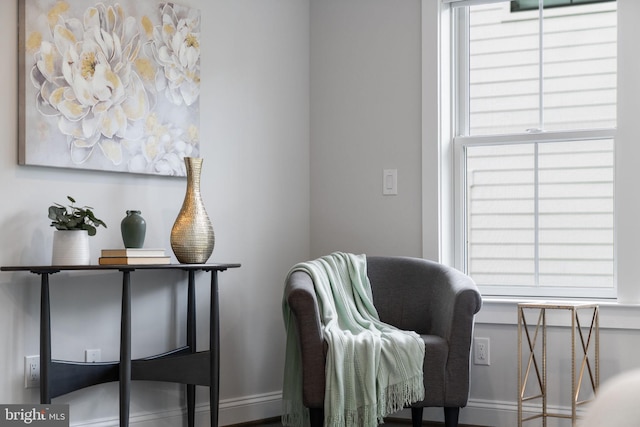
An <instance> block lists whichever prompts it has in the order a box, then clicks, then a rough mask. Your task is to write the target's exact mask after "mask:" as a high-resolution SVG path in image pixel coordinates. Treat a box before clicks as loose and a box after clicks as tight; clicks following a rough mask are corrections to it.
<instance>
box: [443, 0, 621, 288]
mask: <svg viewBox="0 0 640 427" xmlns="http://www.w3.org/2000/svg"><path fill="white" fill-rule="evenodd" d="M445 1H447V0H445ZM483 3H486V4H483ZM530 3H531V2H530V1H513V2H509V1H503V2H500V1H498V2H496V0H491V1H485V2H483V1H481V0H474V1H473V2H464V1H462V2H459V3H457V6H456V2H455V0H454V2H453V3H452V4H453V6H454V14H453V17H454V24H453V28H454V33H455V37H456V40H455V43H454V50H455V52H453V53H454V54H453V55H452V56H453V57H454V58H456V59H455V61H454V62H455V64H454V69H455V72H454V75H455V85H454V86H455V92H456V93H455V95H454V97H453V98H454V100H455V101H456V102H455V108H454V109H455V114H454V116H455V119H454V121H455V124H454V128H455V129H454V138H453V144H454V150H455V152H456V166H457V170H458V172H457V173H456V176H455V181H456V182H455V188H456V193H457V197H456V209H455V210H456V223H457V232H456V242H455V246H456V254H457V256H456V258H457V264H458V265H457V266H458V268H460V269H461V270H463V271H465V272H467V273H468V274H470V275H471V276H472V277H473V278H474V279H475V280H476V282H477V283H478V284H479V285H480V287H481V288H482V290H483V293H484V294H485V295H521V296H525V295H526V296H564V297H568V296H573V297H575V296H589V297H613V296H615V278H614V271H615V269H614V214H613V207H614V200H613V196H614V192H613V189H614V188H613V177H614V169H613V168H614V161H613V158H614V156H613V153H614V139H615V127H616V64H617V58H616V51H617V43H616V37H617V28H616V27H617V14H616V2H615V1H605V2H603V1H600V2H594V1H577V0H574V1H548V0H545V1H544V4H542V3H543V2H542V0H540V2H539V3H540V4H541V6H542V7H540V8H538V1H536V7H533V8H532V7H530V6H531V4H530ZM559 3H563V5H564V6H566V7H558V6H561V5H560V4H559ZM469 4H471V5H469ZM547 5H549V6H551V5H553V6H554V7H547ZM524 9H530V10H524ZM516 10H517V12H515V11H516Z"/></svg>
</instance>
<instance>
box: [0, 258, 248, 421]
mask: <svg viewBox="0 0 640 427" xmlns="http://www.w3.org/2000/svg"><path fill="white" fill-rule="evenodd" d="M238 267H240V264H166V265H86V266H10V267H0V271H28V272H31V273H34V274H38V275H40V403H51V399H52V398H54V397H57V396H60V395H63V394H66V393H70V392H72V391H75V390H79V389H81V388H85V387H89V386H92V385H96V384H102V383H106V382H111V381H119V382H120V402H119V403H120V427H127V426H128V425H129V399H130V391H131V381H132V380H148V381H167V382H175V383H180V384H186V386H187V419H188V425H189V427H194V424H195V392H196V385H201V386H208V387H209V398H210V405H211V426H212V427H213V426H217V425H218V400H219V399H218V393H219V386H220V326H219V321H218V320H219V305H218V272H219V271H225V270H227V269H229V268H238ZM98 270H114V271H119V272H121V273H122V315H121V319H120V360H119V361H117V362H107V363H82V362H69V361H62V360H52V359H51V310H50V303H49V276H50V275H52V274H54V273H59V272H61V271H98ZM136 270H182V271H185V272H187V274H188V285H187V292H188V295H187V343H186V345H185V346H183V347H181V348H178V349H175V350H172V351H169V352H167V353H164V354H159V355H156V356H152V357H147V358H143V359H137V360H131V273H132V272H134V271H136ZM197 271H204V272H209V273H210V274H211V308H210V310H211V312H210V319H209V328H210V332H209V334H210V341H209V342H210V345H209V350H207V351H200V352H197V351H196V310H195V273H196V272H197Z"/></svg>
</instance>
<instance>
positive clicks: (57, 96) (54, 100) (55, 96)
mask: <svg viewBox="0 0 640 427" xmlns="http://www.w3.org/2000/svg"><path fill="white" fill-rule="evenodd" d="M63 99H64V88H63V87H59V88H57V89H56V90H54V91H53V92H51V96H50V97H49V102H50V103H51V104H52V105H58V104H59V103H60V102H62V100H63Z"/></svg>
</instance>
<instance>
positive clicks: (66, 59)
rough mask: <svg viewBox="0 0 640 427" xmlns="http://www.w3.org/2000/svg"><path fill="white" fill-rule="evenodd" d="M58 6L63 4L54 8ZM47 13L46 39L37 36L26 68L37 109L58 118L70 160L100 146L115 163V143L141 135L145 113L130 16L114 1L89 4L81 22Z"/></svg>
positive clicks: (117, 160) (117, 150)
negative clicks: (38, 39)
mask: <svg viewBox="0 0 640 427" xmlns="http://www.w3.org/2000/svg"><path fill="white" fill-rule="evenodd" d="M60 4H65V3H64V2H58V4H57V5H56V6H55V7H56V8H59V7H60ZM67 8H68V7H67ZM53 12H54V10H53V9H52V11H50V12H49V14H48V19H49V25H50V27H51V28H50V29H51V33H50V34H49V36H50V39H49V40H46V37H43V41H42V43H41V44H40V49H39V50H38V51H37V52H36V53H35V60H36V63H35V66H34V67H33V69H32V72H31V80H32V82H33V84H34V85H35V86H36V88H37V89H38V96H37V107H38V110H39V111H40V112H41V113H42V114H44V115H48V116H57V117H58V128H59V129H60V131H61V132H62V133H63V134H64V135H67V138H68V140H69V142H70V150H71V156H72V159H73V161H74V162H76V163H83V162H84V161H86V160H87V159H88V158H89V156H90V155H91V154H92V153H93V152H94V150H95V148H96V147H100V149H101V151H102V153H103V154H104V155H105V156H106V157H107V158H108V159H109V160H110V161H111V162H112V163H113V164H115V165H117V164H120V163H121V162H122V159H123V152H122V147H121V143H122V142H127V141H132V140H136V139H139V138H141V137H142V135H143V131H144V129H143V125H144V120H143V119H144V118H145V117H146V116H147V114H148V112H149V99H148V97H147V93H146V92H145V89H144V85H143V82H142V79H141V78H140V76H139V75H138V74H137V73H136V69H135V66H134V63H135V61H136V58H137V57H138V53H139V51H140V35H139V31H138V27H137V23H136V20H135V18H133V17H125V14H124V12H123V10H122V8H121V7H120V5H118V4H116V5H115V6H108V7H107V6H105V5H104V4H102V3H100V4H97V5H96V6H95V7H89V8H87V9H86V11H85V13H84V16H83V20H82V21H80V20H79V19H76V18H70V19H65V18H64V17H63V14H62V13H58V14H55V13H53Z"/></svg>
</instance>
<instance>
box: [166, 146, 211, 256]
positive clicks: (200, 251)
mask: <svg viewBox="0 0 640 427" xmlns="http://www.w3.org/2000/svg"><path fill="white" fill-rule="evenodd" d="M184 163H185V166H186V168H187V192H186V194H185V196H184V202H182V208H181V209H180V213H179V214H178V217H177V218H176V222H175V223H174V224H173V228H172V229H171V249H173V253H174V254H175V255H176V258H177V259H178V261H179V262H181V263H182V264H204V263H206V262H207V260H208V259H209V257H210V256H211V252H213V245H214V244H215V240H216V238H215V235H214V233H213V226H212V225H211V220H209V215H207V211H206V210H205V208H204V203H203V202H202V197H201V196H200V172H201V170H202V158H200V157H185V158H184Z"/></svg>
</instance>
